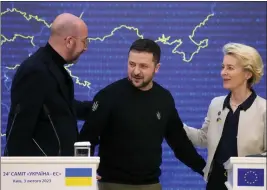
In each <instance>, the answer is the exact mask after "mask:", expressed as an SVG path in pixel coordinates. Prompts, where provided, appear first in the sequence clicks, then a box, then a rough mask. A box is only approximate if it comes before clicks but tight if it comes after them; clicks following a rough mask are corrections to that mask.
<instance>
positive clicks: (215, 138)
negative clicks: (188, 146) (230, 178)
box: [184, 96, 266, 181]
mask: <svg viewBox="0 0 267 190" xmlns="http://www.w3.org/2000/svg"><path fill="white" fill-rule="evenodd" d="M225 98H226V96H220V97H215V98H214V99H212V101H211V103H210V105H209V109H208V113H207V116H206V118H205V121H204V123H203V125H202V128H201V129H196V128H193V127H189V126H184V129H185V131H186V133H187V135H188V137H189V139H190V140H191V141H192V143H193V144H194V146H199V147H203V148H207V150H208V158H207V164H206V167H205V168H204V170H203V172H204V179H205V181H208V176H209V173H210V171H211V169H212V168H211V167H212V161H213V157H214V154H215V151H216V149H217V146H218V144H219V141H220V139H221V135H222V131H223V127H224V122H225V119H226V116H227V114H228V112H229V109H228V108H224V109H223V103H224V100H225ZM219 112H221V113H220V114H219ZM217 118H220V119H221V120H219V121H217ZM236 138H237V150H238V156H239V157H243V156H247V155H252V154H261V153H264V152H266V99H264V98H262V97H260V96H257V97H256V99H255V100H254V102H253V104H252V105H251V107H250V108H249V109H247V110H246V111H244V110H241V111H240V116H239V123H238V134H237V137H236Z"/></svg>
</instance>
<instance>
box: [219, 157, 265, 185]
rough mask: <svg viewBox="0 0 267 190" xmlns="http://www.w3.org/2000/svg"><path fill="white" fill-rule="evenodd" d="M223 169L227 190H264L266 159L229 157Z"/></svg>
mask: <svg viewBox="0 0 267 190" xmlns="http://www.w3.org/2000/svg"><path fill="white" fill-rule="evenodd" d="M224 167H225V169H226V171H227V181H226V183H225V185H226V187H227V188H228V189H229V190H266V157H231V158H230V159H229V160H228V161H227V162H226V163H225V164H224Z"/></svg>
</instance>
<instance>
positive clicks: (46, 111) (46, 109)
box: [43, 104, 61, 156]
mask: <svg viewBox="0 0 267 190" xmlns="http://www.w3.org/2000/svg"><path fill="white" fill-rule="evenodd" d="M43 107H44V111H45V113H46V115H47V116H48V119H49V121H50V123H51V125H52V127H53V130H54V133H55V135H56V138H57V141H58V156H61V143H60V139H59V137H58V134H57V131H56V128H55V126H54V124H53V121H52V119H51V116H50V112H49V110H48V108H47V106H46V105H45V104H44V105H43Z"/></svg>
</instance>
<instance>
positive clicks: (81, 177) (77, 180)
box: [65, 168, 92, 186]
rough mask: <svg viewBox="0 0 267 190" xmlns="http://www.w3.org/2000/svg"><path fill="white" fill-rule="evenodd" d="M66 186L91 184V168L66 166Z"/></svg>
mask: <svg viewBox="0 0 267 190" xmlns="http://www.w3.org/2000/svg"><path fill="white" fill-rule="evenodd" d="M65 184H66V186H91V185H92V168H66V169H65Z"/></svg>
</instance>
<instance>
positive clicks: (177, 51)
mask: <svg viewBox="0 0 267 190" xmlns="http://www.w3.org/2000/svg"><path fill="white" fill-rule="evenodd" d="M85 3H86V2H77V3H69V2H65V3H62V4H60V3H58V4H57V3H53V2H49V3H45V2H40V3H39V2H38V3H37V2H35V3H32V4H29V3H28V4H27V5H31V6H33V7H34V6H36V9H37V10H41V9H42V6H43V7H50V8H51V7H53V6H55V7H61V8H62V9H60V11H57V12H58V13H60V12H65V11H66V10H67V9H65V8H64V6H67V5H73V7H74V8H73V10H75V11H73V13H74V12H75V15H76V16H79V17H80V18H82V19H86V18H87V17H86V14H87V13H88V10H86V11H85V9H86V8H77V7H82V6H83V5H84V6H85V5H86V6H85V7H87V8H88V7H92V9H90V10H93V9H94V8H95V7H97V8H99V12H101V8H103V7H104V8H106V10H108V9H107V7H108V5H107V6H104V5H103V4H101V3H94V2H87V4H85ZM106 4H112V2H106ZM176 4H179V6H181V7H183V6H185V7H187V5H188V13H187V12H185V13H181V15H184V16H185V23H186V24H184V25H185V26H183V22H181V23H180V24H181V27H177V28H175V27H176V26H171V28H170V29H169V30H166V31H165V30H160V29H159V30H156V31H155V32H154V31H153V30H151V28H150V27H149V25H145V26H142V24H140V23H142V22H145V18H142V17H141V16H139V17H140V18H139V17H138V18H136V19H135V18H133V19H135V20H138V19H139V20H141V21H140V23H139V22H137V21H136V22H133V23H131V22H129V23H128V22H121V23H117V22H115V21H113V24H114V25H115V26H113V25H110V26H111V28H109V29H106V30H105V31H104V32H103V33H104V34H102V33H101V32H99V31H98V32H99V33H101V34H98V32H95V33H97V34H96V35H95V33H94V32H91V31H90V29H91V28H92V26H91V25H89V37H88V40H89V44H91V43H92V44H93V46H94V45H96V44H95V43H96V42H100V43H108V44H112V43H111V42H109V41H108V40H110V39H112V37H116V36H117V35H118V36H119V37H121V38H124V37H122V36H123V34H126V32H130V34H131V35H132V36H134V37H135V38H146V37H147V36H148V37H149V38H152V39H154V40H155V41H156V42H158V43H159V45H160V46H161V48H162V49H163V51H164V52H163V56H162V57H163V60H164V61H165V62H164V64H165V63H166V66H165V67H163V68H162V72H161V71H160V72H161V73H160V74H159V75H160V76H159V77H158V78H157V76H156V78H157V79H159V80H160V81H161V82H162V83H163V84H164V85H166V88H167V89H168V90H169V89H170V91H171V93H172V94H173V96H174V98H175V102H176V105H177V104H178V106H177V107H178V111H179V114H180V113H181V114H180V115H182V120H183V121H185V123H187V122H188V123H189V125H193V126H194V125H196V124H195V123H197V126H196V127H201V122H202V121H203V118H204V116H205V114H206V113H205V112H206V111H207V106H208V103H209V102H210V100H211V98H213V97H214V96H218V95H221V94H225V91H224V90H223V89H222V87H221V86H220V78H219V77H220V75H219V69H220V63H219V62H220V61H221V59H222V52H221V48H222V45H223V44H225V43H226V42H228V41H229V40H231V41H233V39H235V38H237V39H238V42H244V43H246V42H248V44H251V45H255V46H256V48H265V49H264V50H260V53H261V55H262V56H263V55H264V54H263V53H264V52H265V53H266V47H264V46H263V45H262V43H264V41H265V43H266V29H265V32H264V29H263V30H260V29H258V28H259V26H258V28H257V29H258V30H259V31H256V35H258V36H256V37H254V38H255V39H256V42H253V40H254V38H251V39H248V40H247V39H246V38H245V35H246V32H245V31H244V35H243V34H242V33H240V38H238V36H237V35H235V34H232V36H231V34H227V32H225V33H226V34H225V36H224V38H225V40H224V39H219V37H217V36H216V35H218V34H221V35H222V34H224V33H223V32H220V31H219V30H220V29H221V30H223V29H224V28H223V27H225V28H226V29H228V30H230V32H231V26H233V29H232V31H235V30H238V31H239V30H240V31H241V29H242V27H243V28H246V27H245V26H241V24H240V27H241V29H238V26H234V25H231V24H232V23H235V22H237V23H238V21H237V20H238V18H234V19H233V18H232V20H231V19H230V17H229V18H228V17H226V18H223V17H224V16H225V15H227V13H234V11H236V10H238V7H239V6H240V4H238V3H232V4H231V5H230V3H227V2H226V3H223V2H208V3H204V2H203V3H201V2H191V4H190V2H188V3H186V2H184V3H183V2H173V3H172V4H170V5H167V4H164V3H162V2H153V3H151V4H150V5H151V6H150V5H149V3H142V2H136V3H134V4H133V5H131V6H132V7H135V8H133V9H134V10H135V9H136V10H138V9H141V8H142V6H144V7H145V6H147V7H150V8H151V9H153V6H154V7H160V8H155V10H156V9H157V10H158V9H161V8H162V9H164V10H162V12H163V13H162V14H166V15H168V14H169V13H168V14H167V13H165V12H168V9H171V10H173V9H175V8H176V6H177V7H179V6H178V5H176ZM3 5H5V6H4V7H5V9H4V10H3V9H2V10H1V19H2V20H4V19H6V18H9V17H10V18H11V17H12V16H14V15H15V18H18V20H19V21H21V20H20V19H23V20H25V21H27V22H34V23H35V24H36V23H38V24H41V30H39V32H37V33H35V32H32V34H33V35H32V34H28V32H24V33H23V32H22V33H21V32H13V33H12V35H10V34H5V33H3V31H9V30H8V29H6V28H3V25H2V33H1V43H0V45H1V47H2V51H3V49H4V50H5V51H6V46H5V45H8V44H12V43H17V42H18V41H20V40H26V41H27V43H28V44H29V46H31V48H29V49H28V52H29V54H28V56H30V55H31V53H33V52H35V51H36V50H37V48H38V47H40V42H39V41H40V40H38V38H40V36H43V31H44V30H47V29H49V28H50V26H51V24H50V23H51V22H50V21H51V19H52V18H50V17H49V19H48V17H47V16H44V14H42V13H43V12H41V11H40V13H39V12H38V11H37V10H32V11H28V9H29V8H28V9H27V8H25V7H23V3H20V2H8V3H2V7H3ZM193 5H195V6H196V7H197V8H199V9H200V10H201V11H200V12H198V10H197V8H194V6H193ZM242 5H243V6H246V7H247V9H248V10H249V8H250V9H252V10H253V8H254V7H255V8H254V9H255V10H256V8H258V9H259V7H262V5H257V3H250V4H249V3H248V4H246V3H243V4H242ZM76 6H77V7H76ZM111 6H112V8H113V9H114V10H115V7H117V6H118V7H120V6H121V7H122V6H126V7H127V9H129V7H131V6H129V5H128V4H127V3H126V2H125V3H119V2H118V3H113V4H112V5H111ZM172 6H173V7H172ZM136 7H137V8H136ZM203 7H204V8H203ZM207 7H208V8H207ZM221 7H223V8H221ZM235 7H236V8H235ZM226 8H227V9H226ZM191 9H192V11H191ZM202 9H203V10H202ZM228 9H229V11H228ZM51 10H54V8H53V9H52V8H51ZM226 10H227V11H228V12H227V11H226ZM263 10H264V9H263ZM36 11H37V12H38V14H35V13H36ZM96 11H97V10H96ZM129 11H130V9H129ZM164 11H165V12H164ZM77 12H78V13H77ZM152 12H153V10H152ZM159 12H160V11H159ZM173 12H175V11H173ZM173 12H171V11H170V15H171V14H174V13H173ZM241 12H242V11H241ZM243 12H244V14H245V12H246V8H245V9H244V10H243ZM262 12H263V11H262ZM119 13H121V12H119ZM99 14H100V13H99ZM121 14H122V15H123V14H126V13H121ZM177 14H178V13H177ZM250 14H252V13H250ZM255 14H256V11H255ZM53 15H56V14H55V13H53ZM129 15H130V14H129ZM152 15H153V14H152ZM166 15H165V17H167V16H166ZM191 15H193V17H192V18H191ZM230 15H234V14H230ZM130 16H131V15H130ZM130 16H129V17H130ZM114 17H115V16H114ZM132 17H133V16H132ZM151 17H152V16H151ZM187 17H188V18H187ZM252 17H253V15H252ZM265 17H266V8H265ZM174 18H176V19H178V18H177V17H176V16H174ZM183 18H184V17H182V18H181V20H182V19H183ZM253 18H254V17H253ZM120 19H121V18H119V19H117V20H119V21H120ZM142 19H143V20H142ZM162 19H163V20H164V18H162ZM186 19H187V20H186ZM223 19H226V21H227V22H228V21H229V23H230V24H229V23H227V22H226V24H225V23H224V24H225V26H222V27H221V26H220V25H219V24H218V25H219V26H218V27H221V28H219V29H218V31H217V28H216V27H217V26H216V25H217V23H220V22H219V21H220V20H223ZM227 19H228V20H227ZM246 19H247V17H245V18H244V20H246ZM255 19H259V23H264V19H265V21H266V18H264V16H261V15H260V14H259V15H258V17H256V16H255ZM262 19H263V20H262ZM11 20H12V18H11ZM100 20H101V19H100ZM115 20H116V17H115ZM171 20H172V17H170V21H168V22H171ZM240 20H241V21H242V18H240ZM4 21H5V20H4ZM85 21H87V20H85ZM241 21H240V23H242V22H243V21H242V22H241ZM256 21H257V20H256ZM152 22H154V23H155V22H161V21H158V20H156V19H155V20H152ZM187 22H188V23H189V24H187ZM257 22H258V21H257ZM191 23H193V24H191ZM221 23H223V22H221ZM152 24H153V23H152ZM227 24H228V25H227ZM10 25H12V23H11V24H10ZM32 25H34V24H32ZM265 25H266V22H265ZM6 26H7V25H6ZM14 26H15V25H14ZM172 27H173V28H172ZM210 27H213V29H212V30H213V31H209V28H210ZM104 28H105V26H104ZM147 28H148V29H147ZM166 28H167V27H166ZM188 28H189V29H188ZM262 28H264V26H262ZM265 28H266V27H265ZM181 29H184V30H185V31H190V32H189V33H185V32H184V31H183V30H181ZM180 30H181V31H180ZM147 31H149V32H151V31H153V32H154V33H156V34H154V33H153V32H152V34H151V33H149V32H147ZM173 31H174V32H173ZM202 31H204V32H202ZM214 31H215V32H214ZM121 32H122V33H123V34H120V33H121ZM176 32H177V33H179V32H180V35H178V36H179V37H177V34H176ZM205 32H206V33H207V34H206V33H205ZM216 32H217V33H216ZM203 33H205V34H203ZM247 34H249V32H247ZM127 35H129V34H128V33H127ZM127 35H126V36H127ZM153 35H154V36H153ZM213 35H214V36H213ZM227 35H230V36H227ZM132 36H131V37H132ZM151 36H153V37H151ZM233 36H235V38H234V37H233ZM236 36H237V37H236ZM134 37H132V38H131V40H132V39H134ZM260 37H263V38H262V39H263V40H262V41H263V42H261V41H260V40H259V42H258V39H260ZM36 38H37V39H36ZM106 41H108V42H106ZM24 43H26V42H23V44H24ZM114 44H115V43H114ZM188 44H190V48H189V50H188V49H187V45H188ZM217 44H218V45H217ZM42 45H43V44H42ZM127 46H128V47H129V44H127ZM123 47H124V46H123ZM25 49H26V48H25ZM90 49H91V47H90V45H89V48H88V52H89V53H87V54H90V52H91V50H90ZM101 50H102V49H101ZM210 52H214V57H215V58H209V57H207V56H209V54H210ZM212 56H213V55H212ZM216 56H217V57H218V58H216ZM26 57H27V56H26ZM26 57H25V58H26ZM125 57H127V55H124V58H125ZM11 59H12V58H6V57H4V59H3V60H4V64H3V61H2V60H1V64H2V65H1V73H2V78H1V79H2V81H1V82H2V87H3V88H2V92H1V93H2V98H3V95H4V98H9V97H8V96H9V94H10V88H11V81H12V79H11V78H12V74H14V72H15V71H16V69H17V68H18V67H19V65H20V63H21V61H22V60H20V61H19V62H18V63H17V61H10V60H11ZM103 59H104V61H106V60H108V59H110V58H103ZM112 59H113V57H112ZM263 59H264V64H265V60H266V57H265V56H263ZM6 60H8V61H6ZM89 60H90V59H89ZM177 60H179V62H181V64H177V65H174V64H173V63H174V62H176V61H177ZM206 60H207V62H208V63H207V64H205V65H204V64H203V62H205V61H206ZM85 61H86V62H88V60H87V59H85V60H80V61H79V62H80V63H78V65H77V66H74V65H72V64H68V65H66V66H65V69H66V70H67V71H68V72H69V74H70V75H71V77H72V78H73V81H74V84H75V93H77V96H79V97H81V96H82V95H84V94H86V95H84V96H85V97H86V98H88V97H89V92H90V91H92V92H90V93H92V94H95V93H96V92H97V91H98V90H99V89H101V88H102V87H103V86H105V85H107V84H109V83H111V82H113V81H114V80H115V79H116V78H119V77H121V75H122V74H117V75H116V76H115V77H114V76H113V75H112V77H110V78H109V79H108V76H107V79H105V81H103V82H98V80H99V77H100V78H101V76H105V75H106V74H107V73H105V72H103V74H95V73H93V72H94V70H95V71H96V72H99V71H98V70H97V69H99V68H101V69H102V67H100V66H99V68H98V66H95V67H94V68H93V69H92V68H91V67H86V65H85V64H84V62H85ZM104 61H103V60H100V62H101V64H102V65H103V63H102V62H104ZM168 61H169V62H170V63H168ZM212 61H216V63H210V62H212ZM13 62H15V64H14V63H13ZM6 63H8V64H6ZM171 64H172V65H171ZM216 64H218V65H216ZM93 65H95V64H93ZM185 65H187V67H185ZM265 65H266V64H265ZM168 67H170V68H168ZM175 67H176V68H175ZM107 68H108V69H110V68H111V69H113V66H110V65H109V66H107ZM83 69H84V70H88V71H89V72H91V73H90V74H88V73H87V71H83ZM122 69H124V68H123V67H121V68H120V69H118V68H115V69H114V72H115V71H117V70H119V71H121V70H122ZM179 69H181V71H179ZM190 69H192V70H190ZM194 69H195V70H194ZM208 69H211V70H210V71H208ZM103 70H104V69H103ZM198 70H199V73H198ZM205 70H207V71H205ZM112 71H113V70H112ZM112 71H110V72H112ZM122 72H126V71H122ZM187 72H188V73H187ZM81 73H82V74H81ZM168 73H170V74H168ZM174 74H175V77H176V75H177V76H179V77H180V78H179V79H174ZM189 74H191V78H188V75H189ZM90 75H91V76H90ZM95 75H96V77H94V76H95ZM107 75H108V74H107ZM114 75H115V74H114ZM168 75H170V76H168ZM88 76H90V77H89V79H87V78H88ZM95 78H97V79H95ZM100 80H101V79H100ZM178 80H179V81H180V82H177V81H178ZM198 80H203V82H204V84H202V83H201V82H199V81H198ZM92 81H93V82H92ZM163 81H164V82H163ZM197 81H198V82H197ZM176 83H179V84H176ZM183 83H188V84H189V85H191V86H189V87H187V86H186V85H185V84H183ZM265 84H266V82H265V79H264V80H263V81H261V83H260V84H259V86H257V87H256V88H257V90H258V92H259V94H260V95H261V96H263V97H264V98H265V96H266V94H265V91H266V87H265V86H266V85H265ZM92 85H95V86H94V87H92ZM209 85H211V87H209ZM164 87H165V86H164ZM184 87H186V88H184ZM86 89H87V90H88V92H85V91H86ZM208 89H211V90H210V91H209V92H206V91H208ZM213 91H214V92H213ZM80 92H82V94H79V93H80ZM197 93H200V95H198V94H197ZM201 95H203V100H202V99H201V100H200V99H199V97H201ZM90 96H92V95H91V94H90ZM89 98H91V97H89ZM190 98H193V99H191V100H190ZM201 98H202V97H201ZM78 99H81V100H82V99H84V98H78ZM184 99H186V100H184ZM198 99H199V100H198ZM4 100H6V99H4ZM196 103H197V104H198V106H197V107H201V108H196V106H195V104H196ZM1 106H2V120H1V124H2V127H1V141H2V142H3V140H4V138H5V132H4V131H3V130H4V129H5V126H3V125H4V124H5V123H4V122H5V121H4V119H3V110H7V111H8V110H9V105H8V102H5V101H1ZM3 108H4V109H3ZM5 112H6V111H5ZM5 114H7V113H5ZM193 114H195V115H193ZM5 117H6V115H5ZM183 118H185V119H183ZM191 118H193V120H192V121H190V119H191ZM163 149H164V152H163V160H164V161H163V174H162V175H163V177H162V179H163V180H162V181H163V187H164V189H168V188H174V187H175V186H177V185H179V187H180V188H179V189H183V188H185V189H186V188H188V187H190V188H191V189H200V187H201V188H204V182H203V181H202V179H201V177H199V176H197V175H196V174H194V173H190V176H189V177H185V178H183V176H181V175H186V174H185V173H184V172H188V171H190V169H188V168H186V167H185V166H184V165H183V164H178V162H177V160H176V158H174V157H173V154H172V153H171V151H170V150H169V149H168V147H167V146H166V144H163ZM200 153H201V155H203V156H204V157H205V154H206V151H205V150H200ZM175 163H176V164H177V165H175ZM170 166H171V168H170ZM179 172H181V174H180V175H179ZM169 176H172V177H173V179H169ZM177 179H186V180H182V181H181V180H180V181H177ZM191 179H192V180H196V181H194V183H197V184H187V180H189V181H190V180H191ZM175 180H176V181H175ZM164 181H165V182H164Z"/></svg>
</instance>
